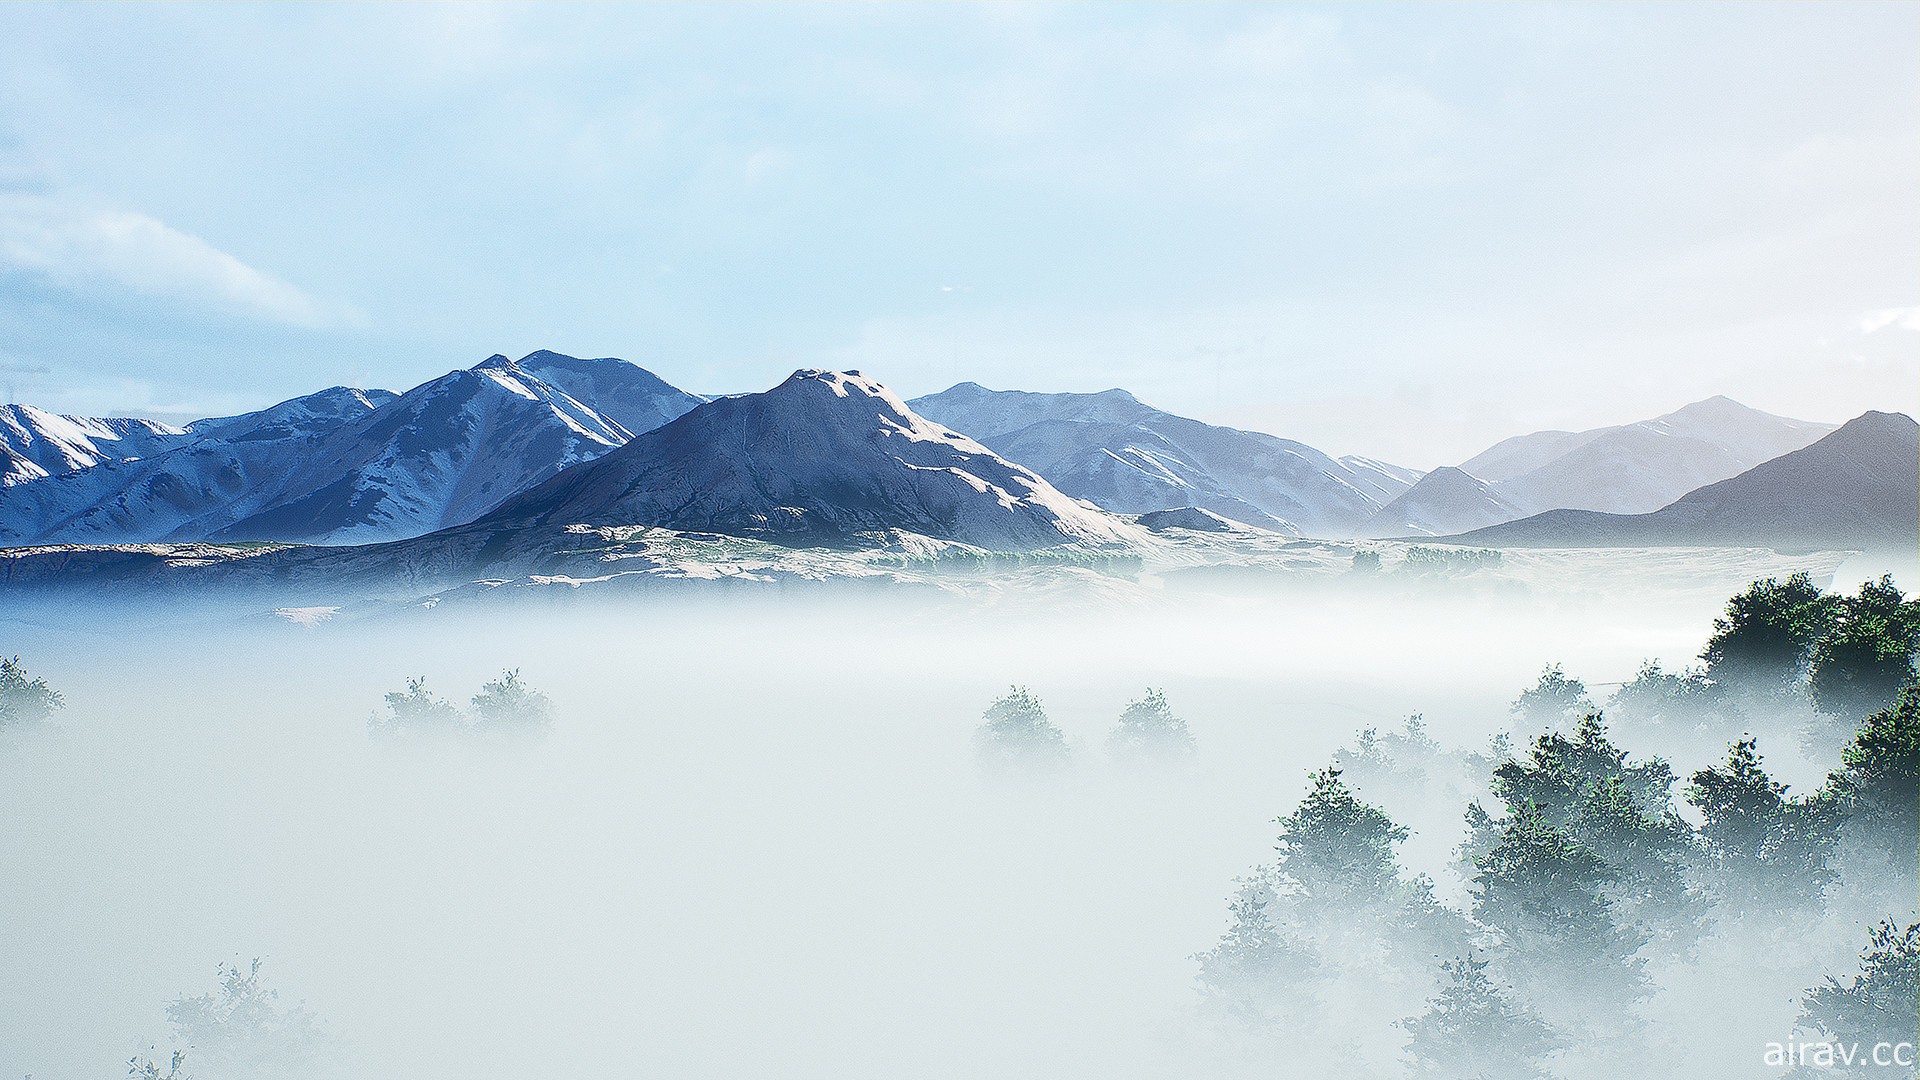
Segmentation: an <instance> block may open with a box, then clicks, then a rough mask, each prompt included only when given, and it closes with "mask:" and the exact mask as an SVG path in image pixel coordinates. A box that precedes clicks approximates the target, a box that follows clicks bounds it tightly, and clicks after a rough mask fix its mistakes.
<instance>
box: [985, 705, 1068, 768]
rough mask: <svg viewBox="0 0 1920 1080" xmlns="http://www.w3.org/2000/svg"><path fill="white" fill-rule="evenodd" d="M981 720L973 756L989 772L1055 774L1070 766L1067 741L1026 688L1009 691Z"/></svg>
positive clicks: (988, 707) (990, 706) (989, 708)
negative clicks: (1068, 763)
mask: <svg viewBox="0 0 1920 1080" xmlns="http://www.w3.org/2000/svg"><path fill="white" fill-rule="evenodd" d="M982 720H983V722H982V723H981V725H980V727H979V729H978V730H977V731H976V732H975V733H974V752H975V754H976V755H977V756H978V757H979V759H980V763H981V764H982V765H984V766H986V767H987V768H989V769H995V770H1012V769H1030V770H1041V771H1052V770H1056V769H1060V768H1063V767H1065V765H1066V764H1067V758H1068V750H1067V737H1066V736H1065V735H1063V734H1062V733H1061V731H1060V729H1059V728H1058V727H1055V726H1054V724H1053V721H1051V720H1049V719H1047V710H1046V709H1045V708H1044V707H1042V706H1041V704H1040V699H1039V698H1037V697H1035V696H1034V695H1033V691H1031V690H1028V689H1027V688H1026V687H1024V686H1015V687H1012V688H1011V689H1009V690H1008V691H1007V693H1005V694H1004V695H1002V696H1001V697H1000V698H999V699H998V700H996V701H995V702H994V703H993V704H992V705H989V706H987V711H986V712H985V714H983V717H982Z"/></svg>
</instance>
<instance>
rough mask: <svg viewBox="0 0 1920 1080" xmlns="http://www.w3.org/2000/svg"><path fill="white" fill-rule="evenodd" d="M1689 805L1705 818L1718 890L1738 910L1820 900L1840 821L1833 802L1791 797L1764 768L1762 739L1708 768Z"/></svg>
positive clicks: (1696, 779)
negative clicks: (1795, 897)
mask: <svg viewBox="0 0 1920 1080" xmlns="http://www.w3.org/2000/svg"><path fill="white" fill-rule="evenodd" d="M1687 802H1688V803H1690V804H1692V805H1693V806H1694V807H1695V808H1696V809H1698V810H1699V811H1700V813H1701V815H1702V817H1704V818H1705V823H1704V824H1703V825H1702V826H1701V827H1700V839H1701V841H1702V843H1703V845H1704V847H1705V849H1706V855H1707V857H1708V858H1709V859H1710V860H1711V863H1712V866H1713V867H1714V869H1715V870H1716V872H1717V873H1716V877H1717V889H1716V891H1718V892H1719V893H1720V894H1721V897H1722V899H1723V900H1724V901H1725V902H1727V903H1728V904H1729V905H1730V906H1732V907H1733V908H1734V909H1735V910H1746V909H1748V908H1754V907H1761V906H1766V907H1773V908H1778V907H1780V906H1783V905H1782V901H1783V900H1789V899H1792V898H1793V897H1794V894H1796V893H1797V894H1799V897H1800V898H1802V899H1806V900H1817V899H1818V898H1819V896H1820V893H1821V890H1822V889H1823V888H1825V886H1826V884H1827V882H1828V881H1829V880H1831V878H1832V876H1833V875H1832V872H1831V871H1830V870H1829V869H1828V867H1827V859H1828V856H1829V855H1830V854H1831V853H1832V850H1833V846H1834V843H1835V840H1836V838H1837V830H1838V826H1839V818H1838V814H1837V813H1836V807H1835V805H1834V803H1833V802H1832V800H1825V799H1814V800H1803V799H1795V798H1789V797H1788V796H1787V786H1786V785H1785V784H1778V783H1775V782H1774V781H1773V779H1772V778H1771V777H1769V776H1768V775H1767V772H1766V770H1765V769H1764V768H1762V767H1761V764H1760V754H1759V750H1758V742H1757V740H1755V739H1753V738H1751V737H1748V738H1745V739H1741V740H1740V741H1738V742H1736V743H1734V744H1733V745H1732V747H1731V748H1730V749H1729V751H1728V753H1727V761H1726V764H1725V765H1724V766H1723V767H1716V768H1706V769H1701V770H1700V771H1699V772H1696V773H1694V774H1693V781H1692V783H1690V784H1689V785H1688V786H1687Z"/></svg>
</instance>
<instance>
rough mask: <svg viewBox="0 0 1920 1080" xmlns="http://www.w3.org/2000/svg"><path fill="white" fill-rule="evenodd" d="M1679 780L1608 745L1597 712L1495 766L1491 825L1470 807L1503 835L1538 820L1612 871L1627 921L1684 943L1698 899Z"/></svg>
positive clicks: (1475, 845) (1661, 766) (1475, 843)
mask: <svg viewBox="0 0 1920 1080" xmlns="http://www.w3.org/2000/svg"><path fill="white" fill-rule="evenodd" d="M1674 779H1675V778H1674V775H1673V770H1672V769H1671V768H1669V767H1668V765H1667V763H1666V762H1665V761H1662V760H1661V759H1659V758H1657V757H1656V758H1653V759H1651V760H1648V761H1645V762H1629V761H1628V760H1627V753H1626V751H1624V750H1622V749H1620V748H1619V747H1617V746H1615V745H1614V744H1613V742H1612V741H1611V740H1610V739H1608V738H1607V733H1606V725H1605V721H1604V719H1603V718H1602V717H1601V716H1600V714H1599V713H1589V714H1587V715H1586V716H1584V717H1582V718H1581V719H1580V722H1579V724H1578V726H1577V727H1576V728H1575V730H1574V734H1573V736H1572V737H1568V736H1566V735H1562V734H1560V733H1558V732H1549V733H1547V734H1544V735H1541V736H1540V737H1538V738H1537V739H1535V740H1534V744H1533V747H1532V750H1531V752H1530V753H1529V755H1528V757H1527V758H1526V759H1525V760H1513V761H1507V762H1504V763H1502V764H1501V765H1500V766H1499V767H1498V768H1496V769H1494V771H1493V792H1494V794H1495V795H1497V796H1498V797H1499V798H1500V799H1501V800H1502V801H1503V802H1504V803H1505V804H1506V809H1507V814H1506V816H1505V817H1504V818H1500V819H1495V818H1492V817H1491V816H1489V815H1487V814H1486V813H1485V811H1480V812H1479V813H1478V815H1477V816H1476V815H1475V809H1476V808H1469V810H1468V825H1469V828H1470V829H1473V830H1475V831H1481V832H1484V831H1485V830H1489V829H1491V830H1496V831H1497V830H1502V829H1504V828H1506V827H1507V826H1509V825H1510V824H1511V823H1512V822H1513V821H1514V820H1516V819H1517V818H1518V817H1519V816H1520V815H1521V814H1522V812H1523V811H1530V812H1532V813H1534V814H1536V815H1538V816H1539V817H1540V818H1541V819H1542V820H1543V821H1545V822H1546V823H1547V824H1550V825H1552V826H1553V827H1554V828H1555V829H1559V830H1563V831H1565V832H1566V833H1567V834H1568V835H1569V836H1570V837H1572V838H1573V839H1574V840H1575V841H1577V842H1578V843H1579V844H1581V845H1582V846H1583V847H1584V848H1585V849H1586V850H1588V851H1590V852H1592V853H1593V854H1595V855H1597V856H1598V857H1599V858H1600V859H1601V860H1602V861H1603V862H1604V863H1605V864H1606V865H1607V867H1608V868H1609V871H1610V884H1609V886H1608V891H1609V894H1610V896H1611V897H1612V898H1613V900H1614V901H1615V902H1616V903H1617V904H1619V905H1620V911H1619V915H1620V917H1621V918H1622V919H1623V920H1625V921H1627V922H1632V923H1638V924H1640V925H1641V926H1642V927H1643V928H1644V929H1645V930H1646V931H1647V932H1648V933H1649V934H1651V935H1655V936H1659V937H1662V938H1666V937H1673V936H1686V935H1689V934H1690V933H1691V932H1693V931H1695V930H1697V929H1698V928H1699V921H1698V919H1699V914H1700V912H1699V907H1700V898H1699V897H1698V896H1697V895H1695V894H1693V893H1691V892H1690V890H1689V888H1688V885H1687V882H1686V877H1685V872H1684V866H1685V863H1686V860H1687V857H1688V856H1689V855H1690V854H1691V853H1692V838H1691V831H1690V830H1689V829H1688V828H1687V824H1686V822H1684V821H1682V820H1680V817H1679V815H1677V814H1675V813H1674V811H1673V794H1672V791H1673V784H1674ZM1493 846H1494V841H1492V840H1491V839H1486V838H1482V839H1476V838H1475V837H1474V836H1472V835H1470V836H1469V837H1468V841H1467V848H1468V850H1470V851H1477V852H1485V851H1489V850H1491V848H1492V847H1493Z"/></svg>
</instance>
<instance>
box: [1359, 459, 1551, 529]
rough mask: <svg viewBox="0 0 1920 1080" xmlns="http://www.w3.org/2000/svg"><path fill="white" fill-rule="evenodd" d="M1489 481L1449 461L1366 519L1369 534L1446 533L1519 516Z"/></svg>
mask: <svg viewBox="0 0 1920 1080" xmlns="http://www.w3.org/2000/svg"><path fill="white" fill-rule="evenodd" d="M1520 516H1522V515H1521V511H1520V510H1519V508H1518V507H1516V506H1514V505H1513V504H1512V503H1510V502H1508V501H1507V500H1505V499H1503V498H1501V497H1500V495H1499V494H1498V493H1497V492H1495V491H1494V490H1493V488H1492V487H1490V486H1489V485H1487V484H1485V483H1482V482H1481V481H1480V480H1477V479H1475V478H1474V477H1472V476H1469V475H1468V474H1467V473H1466V472H1465V471H1464V470H1461V469H1456V468H1454V467H1453V466H1451V465H1442V466H1441V467H1440V468H1438V469H1435V470H1433V471H1432V472H1430V473H1428V474H1426V475H1425V476H1422V477H1421V478H1420V479H1419V481H1418V482H1417V483H1415V484H1414V485H1413V486H1412V487H1410V488H1408V489H1407V490H1406V491H1404V492H1401V493H1400V497H1399V498H1397V499H1395V500H1393V501H1392V502H1390V503H1388V504H1387V505H1385V506H1383V507H1381V508H1380V511H1379V513H1376V514H1375V515H1373V520H1372V521H1370V522H1368V523H1367V533H1368V535H1370V536H1382V537H1385V536H1446V535H1450V534H1452V533H1460V532H1466V531H1467V530H1469V529H1478V528H1481V527H1483V526H1486V525H1496V524H1499V523H1500V522H1503V521H1512V520H1513V519H1514V518H1517V517H1520Z"/></svg>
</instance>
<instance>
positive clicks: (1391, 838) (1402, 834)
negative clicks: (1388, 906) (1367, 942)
mask: <svg viewBox="0 0 1920 1080" xmlns="http://www.w3.org/2000/svg"><path fill="white" fill-rule="evenodd" d="M1312 776H1313V787H1312V788H1311V789H1310V790H1309V791H1308V792H1307V797H1306V798H1305V799H1302V800H1301V801H1300V805H1299V806H1297V807H1295V808H1294V811H1293V813H1291V814H1288V815H1287V816H1286V817H1283V818H1281V819H1279V824H1280V840H1279V843H1278V844H1277V845H1275V849H1276V850H1277V851H1279V852H1280V871H1281V873H1283V874H1284V875H1286V877H1287V878H1288V879H1289V880H1291V881H1292V882H1294V883H1295V884H1296V885H1298V886H1299V887H1300V888H1301V889H1302V890H1304V891H1305V892H1306V893H1307V895H1309V896H1311V897H1314V898H1315V899H1317V900H1320V901H1322V902H1323V903H1325V904H1328V905H1336V904H1340V903H1341V902H1343V901H1346V900H1349V899H1356V900H1360V901H1363V902H1368V903H1371V902H1374V901H1377V900H1379V899H1381V898H1383V897H1386V896H1388V895H1390V894H1391V893H1392V892H1393V890H1394V888H1395V886H1396V885H1398V884H1399V881H1400V865H1399V861H1398V860H1397V858H1396V857H1395V855H1394V849H1395V848H1396V847H1398V846H1399V845H1400V843H1401V842H1402V841H1404V840H1405V839H1406V838H1407V830H1406V828H1405V827H1404V826H1401V825H1395V824H1394V823H1393V819H1392V818H1390V817H1388V816H1387V814H1386V812H1385V811H1383V810H1381V809H1379V808H1378V807H1375V806H1371V805H1368V804H1367V803H1364V802H1361V801H1360V800H1359V799H1357V798H1355V797H1354V794H1353V792H1352V791H1351V790H1349V789H1348V787H1347V785H1346V784H1345V782H1343V781H1342V780H1341V779H1340V770H1339V769H1336V768H1334V767H1332V766H1328V767H1326V768H1324V769H1321V770H1320V771H1319V772H1316V773H1314V774H1312Z"/></svg>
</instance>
